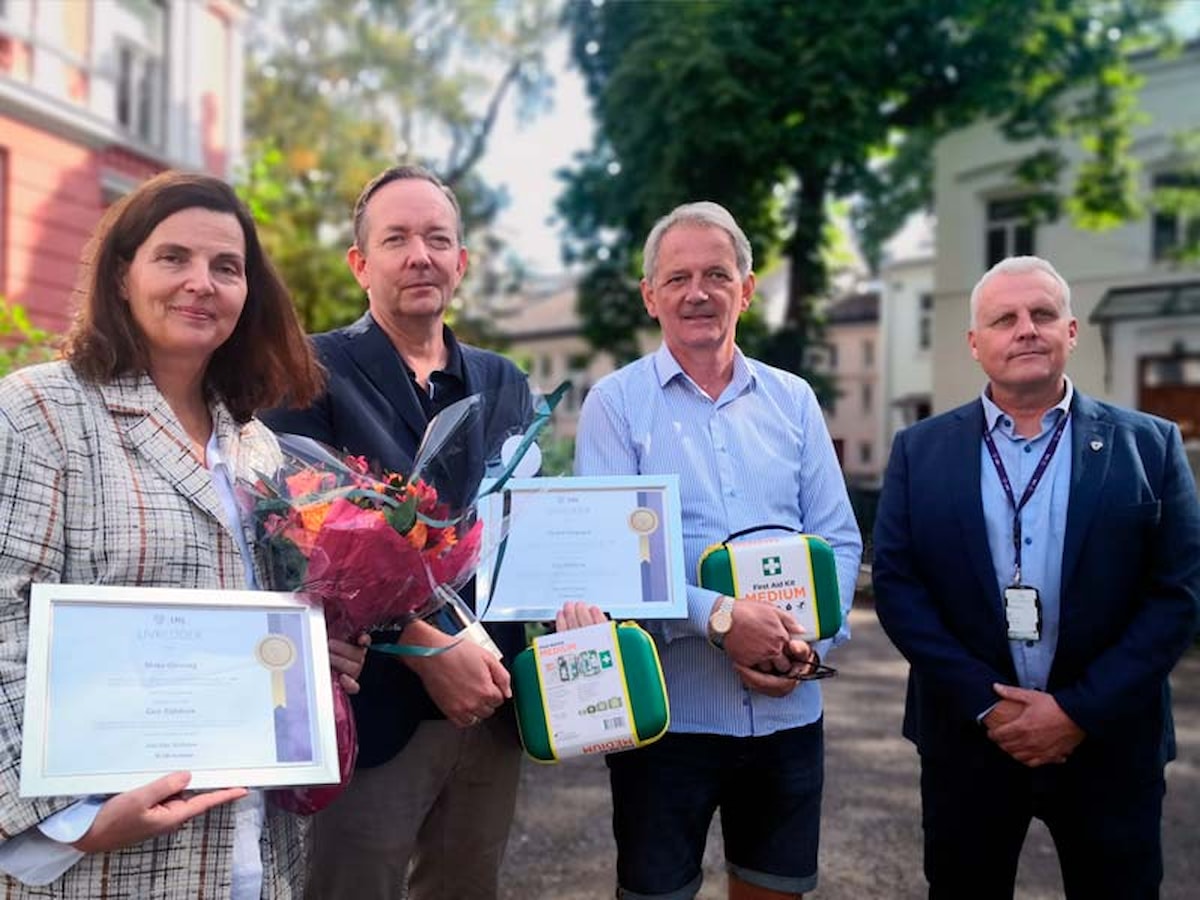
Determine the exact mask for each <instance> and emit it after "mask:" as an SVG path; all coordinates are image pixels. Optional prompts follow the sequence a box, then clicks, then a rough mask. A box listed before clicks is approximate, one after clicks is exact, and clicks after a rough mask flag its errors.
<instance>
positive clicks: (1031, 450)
mask: <svg viewBox="0 0 1200 900" xmlns="http://www.w3.org/2000/svg"><path fill="white" fill-rule="evenodd" d="M1025 452H1026V453H1032V452H1033V448H1032V447H1030V446H1029V445H1028V444H1026V445H1025Z"/></svg>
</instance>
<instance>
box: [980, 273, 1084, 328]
mask: <svg viewBox="0 0 1200 900" xmlns="http://www.w3.org/2000/svg"><path fill="white" fill-rule="evenodd" d="M1023 272H1045V273H1046V274H1047V275H1049V276H1050V277H1051V278H1053V279H1054V281H1055V283H1056V284H1058V294H1059V301H1060V303H1059V305H1060V306H1061V307H1062V310H1063V312H1064V313H1066V314H1067V316H1070V315H1071V286H1070V285H1068V284H1067V280H1066V279H1065V278H1063V277H1062V276H1061V275H1059V274H1058V269H1056V268H1054V266H1052V265H1051V264H1050V263H1049V262H1048V261H1047V260H1044V259H1042V258H1041V257H1040V256H1009V257H1007V258H1006V259H1002V260H1000V262H998V263H996V264H995V265H994V266H992V267H991V268H990V269H988V270H987V271H986V272H984V273H983V277H982V278H980V279H979V281H978V282H976V284H975V287H974V288H972V289H971V327H972V328H974V327H975V326H976V324H977V323H976V321H975V315H976V313H977V312H978V311H979V298H980V296H982V294H983V287H984V285H985V284H987V283H988V281H989V280H991V278H992V277H993V276H995V275H1020V274H1022V273H1023Z"/></svg>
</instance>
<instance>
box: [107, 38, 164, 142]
mask: <svg viewBox="0 0 1200 900" xmlns="http://www.w3.org/2000/svg"><path fill="white" fill-rule="evenodd" d="M117 124H118V125H120V126H121V127H122V128H124V129H125V130H126V131H128V132H130V133H131V134H133V135H135V136H136V137H138V138H139V139H141V140H142V141H144V142H145V143H147V144H151V145H157V144H159V143H161V141H162V64H161V63H160V61H159V60H157V59H155V58H153V57H152V56H150V55H149V54H147V53H146V52H145V51H143V50H140V49H138V48H136V47H133V46H131V45H129V44H126V45H125V46H123V47H120V48H119V49H118V50H117Z"/></svg>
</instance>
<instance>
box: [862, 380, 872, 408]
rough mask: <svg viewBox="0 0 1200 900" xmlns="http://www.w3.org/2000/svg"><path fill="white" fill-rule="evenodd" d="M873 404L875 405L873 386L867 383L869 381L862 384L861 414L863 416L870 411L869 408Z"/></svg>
mask: <svg viewBox="0 0 1200 900" xmlns="http://www.w3.org/2000/svg"><path fill="white" fill-rule="evenodd" d="M874 404H875V390H874V385H872V384H871V382H869V381H867V382H864V383H863V386H862V411H863V413H864V414H865V413H869V412H870V411H871V407H872V406H873V405H874Z"/></svg>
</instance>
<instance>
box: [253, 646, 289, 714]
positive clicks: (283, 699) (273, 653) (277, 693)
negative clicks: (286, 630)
mask: <svg viewBox="0 0 1200 900" xmlns="http://www.w3.org/2000/svg"><path fill="white" fill-rule="evenodd" d="M254 656H255V658H256V659H257V660H258V661H259V662H260V663H262V664H263V665H264V666H265V667H266V668H268V669H270V671H271V696H272V698H273V699H274V701H275V705H276V706H277V707H284V706H287V691H286V689H285V688H284V684H283V673H284V672H285V671H287V670H288V669H290V668H291V667H292V665H293V664H294V663H295V662H296V645H295V644H293V643H292V641H291V639H290V638H288V637H286V636H285V635H282V634H268V635H267V636H266V637H265V638H263V639H262V640H261V641H259V642H258V646H257V647H255V648H254Z"/></svg>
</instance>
